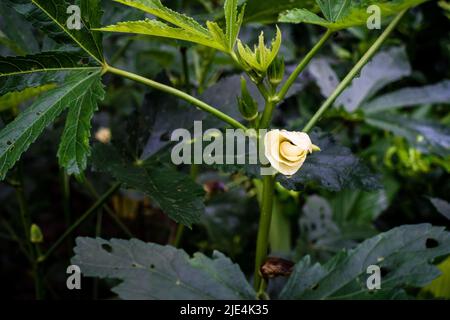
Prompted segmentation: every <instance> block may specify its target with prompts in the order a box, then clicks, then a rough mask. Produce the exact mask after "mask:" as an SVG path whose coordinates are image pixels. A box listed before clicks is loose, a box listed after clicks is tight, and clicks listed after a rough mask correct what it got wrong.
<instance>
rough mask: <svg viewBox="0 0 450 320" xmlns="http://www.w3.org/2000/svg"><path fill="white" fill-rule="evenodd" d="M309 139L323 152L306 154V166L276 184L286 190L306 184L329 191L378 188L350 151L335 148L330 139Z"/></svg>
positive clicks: (335, 145)
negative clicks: (317, 185) (312, 184)
mask: <svg viewBox="0 0 450 320" xmlns="http://www.w3.org/2000/svg"><path fill="white" fill-rule="evenodd" d="M311 140H312V142H313V143H314V144H315V145H317V146H319V147H320V149H321V150H322V151H320V152H315V153H313V154H312V155H309V156H308V157H307V159H306V161H305V164H304V165H303V166H302V167H301V168H300V170H299V171H298V172H297V173H296V174H295V175H293V176H292V177H286V176H282V175H279V176H278V181H280V182H281V184H282V185H283V186H284V187H285V188H287V189H289V190H302V189H303V188H304V187H305V184H308V183H312V182H315V183H318V184H319V185H321V186H322V187H324V188H326V189H328V190H332V191H339V190H342V189H344V188H362V189H365V190H373V189H377V188H379V187H380V184H379V181H378V178H377V177H375V176H374V175H373V174H371V172H370V170H369V169H368V168H367V167H366V166H365V165H364V164H362V163H361V161H360V160H359V159H358V158H357V157H355V156H354V155H353V154H352V152H351V151H350V149H348V148H345V147H342V146H339V145H337V144H336V142H335V140H334V139H333V138H332V136H330V135H327V134H320V133H313V134H311Z"/></svg>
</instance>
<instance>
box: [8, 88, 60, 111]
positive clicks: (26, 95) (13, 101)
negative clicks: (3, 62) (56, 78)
mask: <svg viewBox="0 0 450 320" xmlns="http://www.w3.org/2000/svg"><path fill="white" fill-rule="evenodd" d="M55 87H56V85H55V84H44V85H42V86H37V87H33V88H26V89H24V90H22V91H16V92H9V93H7V94H5V95H3V96H1V97H0V112H2V111H5V110H8V109H10V108H14V107H16V106H18V105H20V104H21V103H23V102H25V101H28V100H30V99H31V98H34V97H36V96H38V95H40V94H41V93H43V92H46V91H48V90H51V89H53V88H55Z"/></svg>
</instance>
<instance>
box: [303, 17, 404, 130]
mask: <svg viewBox="0 0 450 320" xmlns="http://www.w3.org/2000/svg"><path fill="white" fill-rule="evenodd" d="M406 11H407V10H403V11H402V12H400V13H399V14H398V15H397V16H396V17H395V18H394V20H392V21H391V23H390V24H389V26H388V27H387V28H386V30H384V32H383V33H382V34H381V35H380V36H379V37H378V39H377V40H376V41H375V42H374V43H373V44H372V46H371V47H370V48H369V50H367V52H366V53H365V54H364V55H363V56H362V58H361V59H360V60H359V61H358V63H357V64H356V65H355V66H354V67H353V68H352V70H350V72H349V73H348V74H347V76H345V78H344V79H343V80H342V81H341V82H340V83H339V85H338V86H337V88H336V89H335V90H334V92H333V93H332V94H331V95H330V96H329V97H328V99H327V100H326V101H325V102H324V103H323V104H322V106H321V107H320V108H319V110H317V112H316V113H315V114H314V116H313V117H312V118H311V119H310V120H309V122H308V123H307V124H306V126H305V127H304V128H303V131H304V132H308V131H309V130H311V129H312V127H313V126H314V125H315V124H316V122H317V121H318V120H319V119H320V117H321V116H322V115H323V114H324V113H325V111H327V109H328V108H329V107H331V105H332V104H333V103H334V101H335V100H336V99H337V98H338V97H339V96H340V95H341V93H342V92H343V91H344V90H345V88H347V86H349V85H350V83H351V82H352V80H353V79H354V78H355V77H356V75H357V74H358V73H359V72H360V71H361V69H362V68H363V67H364V66H365V65H366V63H367V62H368V61H369V60H370V59H371V58H372V57H373V56H374V54H375V53H376V52H377V51H378V49H379V48H380V47H381V45H382V44H383V42H384V41H385V40H386V39H387V37H388V36H389V35H390V34H391V32H392V31H393V30H394V29H395V27H396V26H397V24H398V23H399V22H400V20H401V19H402V17H403V15H404V14H405V13H406Z"/></svg>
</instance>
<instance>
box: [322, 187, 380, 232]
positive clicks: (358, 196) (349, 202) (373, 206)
mask: <svg viewBox="0 0 450 320" xmlns="http://www.w3.org/2000/svg"><path fill="white" fill-rule="evenodd" d="M331 205H332V208H333V216H334V219H335V221H336V222H337V223H338V224H339V225H340V226H344V225H345V224H347V223H349V222H351V223H352V224H355V225H366V226H371V225H372V223H373V221H375V219H377V218H378V217H379V215H380V214H381V213H382V212H383V211H384V210H386V209H387V207H388V199H387V196H386V192H385V191H384V190H378V191H373V192H366V191H361V190H350V189H347V190H343V191H341V192H339V193H338V194H337V195H336V196H335V197H334V198H333V199H332V201H331Z"/></svg>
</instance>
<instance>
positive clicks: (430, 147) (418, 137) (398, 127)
mask: <svg viewBox="0 0 450 320" xmlns="http://www.w3.org/2000/svg"><path fill="white" fill-rule="evenodd" d="M365 121H366V122H367V123H368V124H370V125H371V126H374V127H376V128H379V129H382V130H386V131H390V132H392V133H394V134H395V135H398V136H401V137H404V138H406V139H407V140H408V142H409V143H410V144H411V145H413V146H414V147H415V148H417V149H418V150H420V151H421V152H423V153H427V154H435V155H438V156H441V157H443V158H445V157H448V156H449V155H450V129H449V128H448V127H447V126H444V125H441V124H439V123H436V122H435V121H430V120H416V119H413V118H411V117H405V116H400V115H393V114H377V115H373V116H367V117H366V118H365Z"/></svg>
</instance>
